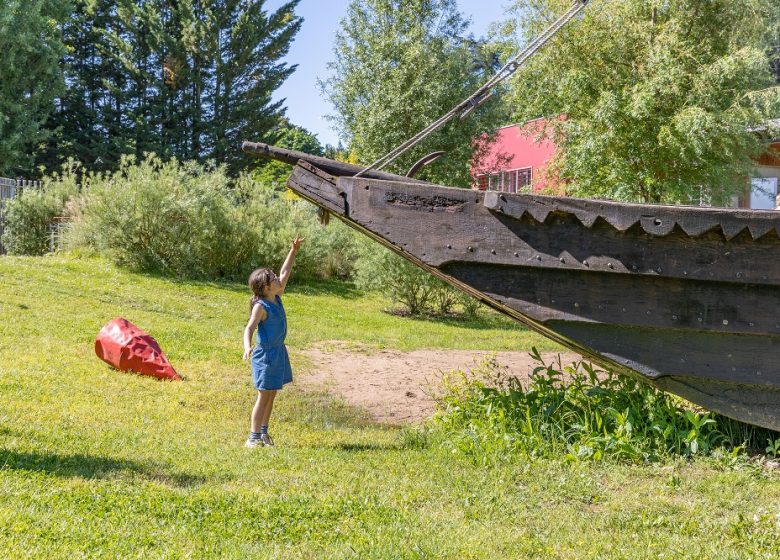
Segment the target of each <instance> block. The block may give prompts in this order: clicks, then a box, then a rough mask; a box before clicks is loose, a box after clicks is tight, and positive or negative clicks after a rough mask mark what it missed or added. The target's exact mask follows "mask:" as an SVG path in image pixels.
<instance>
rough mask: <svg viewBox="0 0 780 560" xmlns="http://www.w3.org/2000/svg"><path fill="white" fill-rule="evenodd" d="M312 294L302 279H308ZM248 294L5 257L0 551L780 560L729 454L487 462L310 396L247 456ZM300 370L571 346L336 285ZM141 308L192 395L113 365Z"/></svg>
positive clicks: (292, 404) (296, 396)
mask: <svg viewBox="0 0 780 560" xmlns="http://www.w3.org/2000/svg"><path fill="white" fill-rule="evenodd" d="M293 282H295V280H293ZM248 295H249V294H248V290H247V289H246V288H245V287H243V286H241V285H237V284H214V283H193V282H178V281H172V280H169V279H162V278H152V277H148V276H143V275H136V274H130V273H127V272H124V271H122V270H120V269H117V268H115V267H113V266H110V265H109V264H107V263H106V262H105V261H101V260H75V259H68V258H60V257H51V258H10V257H2V258H0V403H1V404H0V558H145V559H147V558H205V557H209V558H210V557H221V558H289V559H298V558H458V559H462V558H491V559H495V558H609V559H616V558H637V559H640V558H642V559H643V558H662V557H663V558H773V557H780V544H779V543H780V525H779V523H780V517H778V515H780V477H778V476H776V475H775V474H772V473H768V472H767V471H765V470H763V469H761V468H758V467H753V466H750V465H748V464H744V463H738V464H737V466H728V465H727V464H726V463H725V462H718V461H715V460H707V461H703V460H700V461H696V462H682V461H681V462H675V463H673V464H666V465H650V466H622V465H614V464H590V463H589V464H565V463H564V462H562V461H534V462H532V463H529V462H528V461H526V460H522V461H521V460H518V461H517V462H515V463H512V464H503V465H498V466H490V467H481V466H478V465H474V464H472V463H471V462H469V461H467V460H465V459H463V458H460V457H459V456H454V455H452V454H450V453H448V452H447V451H446V450H445V449H443V448H439V447H437V446H428V447H426V446H421V445H416V444H415V442H416V441H417V440H416V439H415V438H413V437H409V433H408V432H407V431H404V430H400V429H395V428H385V427H381V426H376V425H372V424H370V423H368V422H366V421H365V420H363V419H361V418H362V417H361V415H360V414H359V413H358V412H357V411H354V410H350V409H349V408H348V407H346V406H344V405H343V404H341V403H339V402H338V401H334V400H333V399H331V398H329V397H327V396H325V395H322V394H302V393H301V392H299V391H298V390H296V389H295V387H294V386H293V387H292V388H289V389H285V391H284V392H283V393H282V394H281V395H280V397H279V399H278V401H277V407H276V410H275V412H274V418H273V419H272V432H273V433H274V436H275V439H276V441H277V445H278V447H277V448H276V449H257V450H253V451H248V450H245V449H244V448H243V447H242V445H243V440H244V437H245V435H246V431H247V424H248V413H249V409H250V407H251V403H252V400H253V390H252V388H251V385H250V379H249V374H248V369H247V366H246V364H244V363H243V362H241V360H240V356H241V332H242V329H243V324H244V321H245V320H246V315H247V307H248ZM285 301H286V306H287V309H288V314H289V322H290V336H289V338H288V341H289V343H290V347H291V350H292V357H293V364H294V366H296V367H297V369H296V371H297V373H298V374H299V375H305V374H306V372H305V369H306V368H307V367H316V364H306V363H305V361H304V360H302V359H301V356H300V352H301V350H303V349H305V348H307V347H308V346H309V345H311V344H313V343H316V342H318V341H323V340H346V341H355V342H359V343H362V344H366V343H367V344H369V345H373V346H377V347H392V348H397V349H401V350H411V349H415V348H420V347H438V348H465V349H481V350H490V349H493V350H510V349H515V350H523V349H527V348H528V347H530V345H537V346H539V347H540V348H541V349H548V350H549V349H555V346H554V345H551V344H548V343H545V342H544V341H542V340H541V339H539V338H538V337H537V336H536V335H534V334H531V333H528V332H527V331H524V330H522V329H520V328H519V327H516V326H514V325H513V324H511V323H509V322H507V321H506V320H504V319H503V318H501V317H498V316H496V315H494V314H492V313H484V314H482V315H480V317H479V319H478V320H476V321H473V322H463V321H457V320H450V321H447V322H440V321H430V320H411V319H404V318H399V317H394V316H391V315H388V314H386V313H382V312H381V309H382V307H383V306H384V305H385V303H384V302H383V301H382V300H381V299H379V298H377V297H374V296H364V295H361V294H360V293H358V292H356V291H354V290H352V289H350V288H349V287H348V286H345V285H343V284H339V283H322V284H305V285H300V284H297V285H296V284H291V286H290V288H289V291H288V294H287V295H286V298H285ZM118 315H122V316H124V317H126V318H128V319H130V320H131V321H133V322H135V323H136V324H138V325H139V326H141V327H142V328H144V329H146V330H148V331H149V332H150V333H151V334H153V335H154V336H155V337H156V338H157V340H158V341H159V342H160V343H161V345H162V346H163V349H164V350H165V351H166V353H167V354H168V356H169V358H170V359H171V361H172V362H173V363H174V365H175V366H176V367H177V369H178V370H179V371H180V372H181V373H183V374H184V375H185V377H186V381H184V382H179V383H171V382H159V381H156V380H153V379H150V378H144V377H140V376H135V375H129V374H122V373H118V372H116V371H113V370H111V369H110V368H108V367H107V366H105V365H104V364H103V363H102V362H100V361H99V360H98V359H97V358H96V357H95V355H94V350H93V343H94V337H95V335H96V333H97V331H98V330H99V329H100V327H101V326H102V325H103V324H104V323H105V322H107V321H108V320H110V319H111V318H113V317H115V316H118Z"/></svg>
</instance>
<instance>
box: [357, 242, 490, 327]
mask: <svg viewBox="0 0 780 560" xmlns="http://www.w3.org/2000/svg"><path fill="white" fill-rule="evenodd" d="M359 254H360V258H359V260H358V263H357V271H356V277H355V281H356V284H357V286H358V287H359V288H361V289H365V290H378V291H380V292H382V293H383V294H384V295H385V296H386V297H388V298H389V299H390V300H391V301H392V302H393V303H394V304H401V305H403V306H405V307H406V309H407V310H408V311H409V313H410V314H412V315H419V314H423V313H435V314H440V315H445V314H447V313H451V312H452V311H453V308H454V307H455V305H456V304H457V303H459V302H463V301H465V300H464V299H463V296H461V294H460V292H459V291H457V290H455V289H454V288H452V287H450V286H449V285H448V284H446V283H444V282H443V281H441V280H439V279H438V278H436V277H435V276H433V275H432V274H430V273H428V272H426V271H424V270H422V269H421V268H418V267H417V266H415V265H413V264H411V263H409V262H407V261H406V260H404V259H403V258H402V257H400V256H398V255H396V254H395V253H393V252H392V251H390V250H389V249H386V248H385V247H383V246H381V245H380V244H378V243H376V242H374V241H370V240H364V241H363V242H362V243H361V244H360V251H359ZM475 312H476V309H475Z"/></svg>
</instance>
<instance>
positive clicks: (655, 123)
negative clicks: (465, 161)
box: [510, 0, 780, 204]
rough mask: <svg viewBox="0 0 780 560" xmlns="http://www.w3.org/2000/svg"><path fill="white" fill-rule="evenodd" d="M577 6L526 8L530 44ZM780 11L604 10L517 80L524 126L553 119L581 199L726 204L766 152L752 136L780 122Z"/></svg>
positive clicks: (746, 5)
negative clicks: (778, 49) (774, 54)
mask: <svg viewBox="0 0 780 560" xmlns="http://www.w3.org/2000/svg"><path fill="white" fill-rule="evenodd" d="M570 5H571V1H570V0H521V1H520V2H517V3H516V6H515V10H516V15H518V16H519V17H520V18H521V23H520V29H519V31H520V35H521V36H522V37H525V38H529V37H531V36H535V35H536V34H537V33H538V32H539V31H540V29H541V28H542V27H544V26H546V25H548V24H549V22H550V21H551V19H552V18H554V17H555V15H556V14H559V13H561V12H562V11H563V10H565V8H566V7H568V6H570ZM777 10H778V6H777V5H776V2H773V1H772V0H721V1H718V2H709V1H705V0H663V1H661V0H651V1H648V0H616V1H612V2H601V3H593V4H592V5H591V6H589V7H588V8H587V9H586V11H585V14H584V16H583V17H582V19H581V21H578V22H572V23H571V24H570V25H569V26H568V27H567V28H566V29H565V30H564V31H563V32H562V34H561V36H560V37H559V38H558V39H556V40H555V41H553V42H552V43H551V44H549V45H547V46H546V47H545V48H544V49H543V50H542V51H540V52H539V53H538V54H537V55H536V56H535V57H534V58H533V59H532V60H531V61H530V63H529V64H528V66H526V67H524V68H523V69H521V71H520V72H519V73H518V75H517V76H516V78H515V79H514V81H513V83H512V95H511V98H510V104H511V108H512V109H513V111H514V117H515V120H517V121H525V120H528V119H531V118H535V117H540V116H543V117H546V118H547V126H546V130H545V134H546V135H547V136H549V137H551V138H552V139H553V140H554V141H555V142H556V143H557V145H558V146H559V148H560V150H559V152H558V156H557V158H556V160H555V162H554V164H553V166H552V170H553V172H554V173H557V175H558V177H559V178H560V179H561V180H563V181H566V182H568V190H569V191H570V192H571V193H572V194H575V195H582V196H597V197H608V198H615V199H622V200H637V201H648V202H682V203H685V202H690V201H691V200H692V199H694V197H695V199H698V197H699V193H700V192H704V194H705V195H708V196H709V197H711V200H712V202H713V203H714V204H717V203H724V202H726V201H727V200H728V199H729V198H730V197H731V196H732V195H734V194H737V193H739V192H741V191H742V189H743V185H744V176H745V175H746V174H748V173H749V171H750V168H751V167H752V161H751V157H752V156H755V155H756V154H758V153H759V152H760V151H761V150H762V149H763V148H762V145H761V143H760V141H759V139H758V137H757V136H756V135H755V134H753V133H752V132H750V130H751V129H755V128H758V127H760V126H761V125H762V124H764V123H765V122H766V120H767V119H769V118H771V117H773V116H774V117H777V115H778V112H777V111H778V107H780V103H778V100H780V90H778V88H777V87H772V85H773V78H772V75H771V72H770V64H769V60H768V56H767V53H768V52H769V49H768V44H769V43H768V42H769V40H770V39H771V34H772V31H773V29H774V30H776V27H775V26H774V24H773V21H774V22H776V17H777ZM510 23H511V22H510ZM510 27H511V25H510Z"/></svg>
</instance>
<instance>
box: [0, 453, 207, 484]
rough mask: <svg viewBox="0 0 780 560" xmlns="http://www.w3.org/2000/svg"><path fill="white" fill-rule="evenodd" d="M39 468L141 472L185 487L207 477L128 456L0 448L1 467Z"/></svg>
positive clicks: (117, 474) (86, 474) (83, 473)
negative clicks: (172, 470) (173, 471)
mask: <svg viewBox="0 0 780 560" xmlns="http://www.w3.org/2000/svg"><path fill="white" fill-rule="evenodd" d="M2 470H26V471H37V472H42V473H45V474H50V475H54V476H58V477H61V478H75V477H80V478H87V479H103V478H122V475H128V474H129V475H130V476H140V477H142V478H144V479H147V480H153V481H157V482H161V483H163V484H166V485H170V486H175V487H178V488H185V487H190V486H195V485H198V484H201V483H203V482H204V481H205V477H199V476H193V475H189V474H181V473H175V474H170V473H166V472H165V470H164V469H162V468H160V467H157V466H154V465H152V466H147V465H143V464H141V463H138V462H136V461H130V460H127V459H113V458H110V457H97V456H94V455H83V454H80V453H77V454H74V455H61V454H57V453H35V452H19V451H7V450H0V471H2Z"/></svg>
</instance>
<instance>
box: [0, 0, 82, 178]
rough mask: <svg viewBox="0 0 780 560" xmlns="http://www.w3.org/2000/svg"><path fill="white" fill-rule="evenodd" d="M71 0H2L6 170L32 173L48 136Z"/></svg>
mask: <svg viewBox="0 0 780 560" xmlns="http://www.w3.org/2000/svg"><path fill="white" fill-rule="evenodd" d="M67 11H68V3H67V2H58V1H55V0H24V1H22V0H3V2H0V52H2V56H0V76H2V80H0V173H3V174H5V175H16V174H20V173H21V174H24V175H28V174H29V170H30V169H31V168H32V164H33V156H34V152H35V150H36V149H37V147H38V144H40V143H41V142H42V141H43V140H44V139H45V137H46V130H45V129H44V127H43V123H44V122H45V121H46V119H47V117H48V115H49V113H50V112H51V110H52V102H53V99H54V97H55V96H56V95H57V94H58V92H59V91H60V90H61V88H62V72H61V71H60V69H59V66H58V61H59V59H60V57H61V56H62V54H63V51H64V47H63V44H62V39H61V35H60V30H59V29H58V27H57V21H58V20H60V19H62V18H63V15H64V14H65V13H67Z"/></svg>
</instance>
